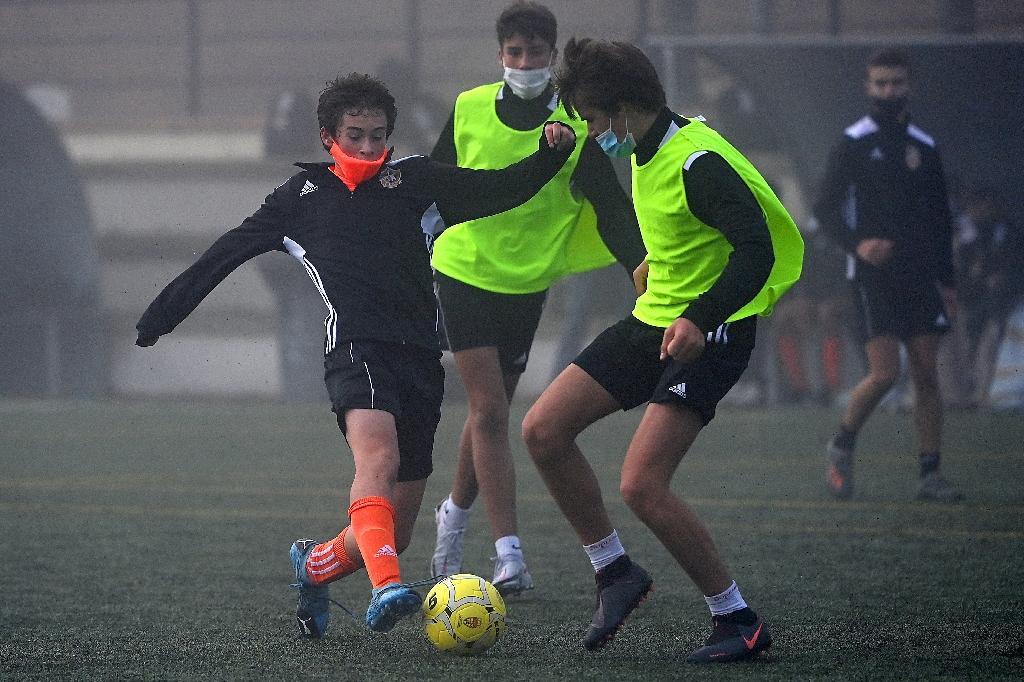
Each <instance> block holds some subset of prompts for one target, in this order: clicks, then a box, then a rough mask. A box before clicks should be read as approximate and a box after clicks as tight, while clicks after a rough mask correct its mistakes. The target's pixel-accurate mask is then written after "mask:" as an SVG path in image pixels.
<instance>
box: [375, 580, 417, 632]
mask: <svg viewBox="0 0 1024 682" xmlns="http://www.w3.org/2000/svg"><path fill="white" fill-rule="evenodd" d="M422 604H423V599H422V598H421V597H420V595H419V594H418V593H417V592H416V591H415V590H413V589H411V588H410V587H409V586H408V585H403V584H401V583H389V584H387V585H383V586H381V587H378V588H376V589H374V591H373V596H372V597H371V598H370V606H369V607H368V608H367V609H366V627H368V628H370V629H371V630H373V631H374V632H388V631H390V630H391V629H392V628H393V627H395V625H396V624H397V623H398V621H400V620H402V619H403V618H405V617H406V616H411V615H412V614H414V613H416V612H417V611H419V610H420V606H421V605H422Z"/></svg>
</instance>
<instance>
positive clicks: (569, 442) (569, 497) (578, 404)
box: [523, 365, 654, 651]
mask: <svg viewBox="0 0 1024 682" xmlns="http://www.w3.org/2000/svg"><path fill="white" fill-rule="evenodd" d="M619 409H620V405H619V403H618V402H617V401H616V400H615V399H614V398H613V397H612V396H611V395H610V394H609V393H608V392H607V391H605V389H604V388H603V387H602V386H601V385H600V384H598V383H597V382H596V381H594V379H592V378H591V377H590V375H589V374H587V373H586V372H584V371H583V370H582V369H580V368H579V367H577V366H576V365H569V366H568V367H567V368H566V369H565V370H563V371H562V373H561V374H559V375H558V377H557V378H556V379H555V381H554V382H553V383H552V384H551V386H549V387H548V388H547V390H546V391H544V393H543V395H541V397H540V398H539V399H538V400H537V402H536V403H535V404H534V406H533V407H532V408H530V411H529V413H528V414H527V415H526V419H525V420H524V421H523V437H524V439H525V440H526V445H527V447H528V449H529V450H530V455H531V457H532V458H533V461H534V463H535V464H536V465H537V468H538V470H539V471H540V474H541V477H542V478H543V479H544V483H545V484H546V485H547V487H548V490H549V491H551V495H552V496H553V497H554V498H555V502H556V503H557V504H558V506H559V508H560V509H561V510H562V513H563V514H564V515H565V517H566V518H567V519H568V520H569V523H570V524H571V525H572V527H573V529H574V530H575V531H576V534H577V535H578V536H579V538H580V541H581V542H582V543H583V546H584V550H585V551H586V552H587V555H588V557H589V558H590V561H591V564H592V565H593V567H594V570H595V571H596V574H595V581H596V583H597V609H596V610H595V612H594V617H593V619H592V620H591V623H590V628H589V629H588V631H587V633H586V635H585V636H584V638H583V646H584V647H585V648H587V649H589V650H591V651H596V650H598V649H602V648H604V647H605V646H606V645H607V644H608V643H609V642H611V641H612V639H613V638H614V637H615V634H616V632H618V630H619V628H621V627H622V625H623V623H624V622H625V620H626V617H627V616H629V614H630V613H631V612H632V611H633V609H635V608H636V607H637V606H639V605H640V603H641V602H642V601H643V600H644V599H645V598H646V596H647V594H648V593H649V592H650V590H651V587H652V585H653V584H654V581H653V580H652V579H651V576H650V575H648V574H647V571H645V570H644V569H643V568H642V567H641V566H640V565H639V564H636V563H634V562H633V561H632V560H630V558H629V556H628V555H627V554H626V551H625V549H624V548H623V547H622V544H621V543H620V541H619V538H618V534H617V533H616V532H615V530H614V529H613V528H612V525H611V521H610V520H609V519H608V513H607V511H606V510H605V507H604V502H603V500H602V499H601V488H600V485H599V484H598V481H597V477H596V476H595V475H594V470H593V469H592V468H591V466H590V464H589V463H588V462H587V460H586V459H585V458H584V457H583V453H582V452H580V449H579V447H577V445H576V436H577V435H579V433H580V432H582V431H583V430H584V429H585V428H586V427H588V426H589V425H591V424H593V423H594V422H595V421H597V420H598V419H601V418H602V417H605V416H607V415H609V414H611V413H612V412H615V411H617V410H619Z"/></svg>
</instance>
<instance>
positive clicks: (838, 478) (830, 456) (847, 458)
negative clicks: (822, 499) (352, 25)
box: [825, 438, 853, 500]
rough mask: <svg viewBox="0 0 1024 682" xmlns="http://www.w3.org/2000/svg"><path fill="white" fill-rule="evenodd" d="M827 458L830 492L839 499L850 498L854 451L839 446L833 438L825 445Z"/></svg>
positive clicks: (826, 471) (827, 478) (826, 472)
mask: <svg viewBox="0 0 1024 682" xmlns="http://www.w3.org/2000/svg"><path fill="white" fill-rule="evenodd" d="M825 458H826V459H827V460H828V466H827V467H826V469H825V486H826V487H827V488H828V492H829V493H830V494H831V495H832V497H835V498H836V499H839V500H845V499H847V498H849V497H850V495H852V494H853V451H852V450H844V449H842V448H841V447H839V446H837V445H836V440H835V438H832V439H830V440H829V442H828V445H826V446H825Z"/></svg>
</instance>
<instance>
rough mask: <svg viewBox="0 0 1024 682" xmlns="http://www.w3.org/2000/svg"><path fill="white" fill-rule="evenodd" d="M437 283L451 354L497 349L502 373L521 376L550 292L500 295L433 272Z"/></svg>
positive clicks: (438, 297) (438, 298)
mask: <svg viewBox="0 0 1024 682" xmlns="http://www.w3.org/2000/svg"><path fill="white" fill-rule="evenodd" d="M434 281H435V282H436V283H437V300H438V302H439V303H440V304H441V315H442V317H443V319H444V329H445V333H446V334H447V335H448V347H449V348H450V349H451V350H452V352H458V351H460V350H468V349H470V348H482V347H484V346H494V347H495V348H497V349H498V359H499V360H500V361H501V371H502V372H503V373H505V374H522V373H523V372H524V371H525V370H526V361H527V360H528V359H529V358H530V347H531V346H533V337H534V335H535V334H536V333H537V325H538V324H539V323H540V315H541V313H542V312H543V310H544V300H545V299H546V298H547V295H548V292H547V291H539V292H537V293H535V294H499V293H496V292H494V291H487V290H485V289H479V288H477V287H475V286H472V285H470V284H466V283H465V282H461V281H459V280H457V279H452V278H451V277H448V276H447V275H444V274H442V273H440V272H435V273H434Z"/></svg>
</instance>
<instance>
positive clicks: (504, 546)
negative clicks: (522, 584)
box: [494, 535, 523, 561]
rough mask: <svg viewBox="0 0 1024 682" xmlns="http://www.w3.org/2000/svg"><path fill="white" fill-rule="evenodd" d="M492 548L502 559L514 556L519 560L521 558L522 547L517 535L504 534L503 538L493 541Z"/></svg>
mask: <svg viewBox="0 0 1024 682" xmlns="http://www.w3.org/2000/svg"><path fill="white" fill-rule="evenodd" d="M494 550H495V551H496V552H497V553H498V556H499V557H501V558H502V559H508V558H516V559H519V560H520V561H522V559H523V548H522V545H521V544H520V542H519V536H518V535H506V536H505V537H503V538H498V539H497V541H496V542H495V543H494Z"/></svg>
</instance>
